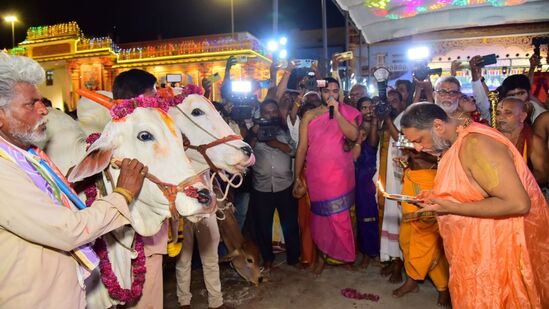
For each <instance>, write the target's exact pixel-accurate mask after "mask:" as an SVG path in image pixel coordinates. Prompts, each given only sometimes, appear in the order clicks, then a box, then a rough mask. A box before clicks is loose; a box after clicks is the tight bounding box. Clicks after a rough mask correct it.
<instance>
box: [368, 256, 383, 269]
mask: <svg viewBox="0 0 549 309" xmlns="http://www.w3.org/2000/svg"><path fill="white" fill-rule="evenodd" d="M370 265H372V266H375V267H381V266H382V265H381V261H380V260H379V256H375V257H373V258H370Z"/></svg>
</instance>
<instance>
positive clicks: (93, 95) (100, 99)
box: [76, 89, 114, 109]
mask: <svg viewBox="0 0 549 309" xmlns="http://www.w3.org/2000/svg"><path fill="white" fill-rule="evenodd" d="M76 93H78V94H79V95H81V96H83V97H86V98H88V99H90V100H92V101H94V102H96V103H98V104H100V105H102V106H104V107H106V108H108V109H111V108H112V107H113V106H114V103H113V100H112V99H111V98H109V97H107V96H106V95H102V94H100V93H97V92H95V91H91V90H88V89H77V90H76Z"/></svg>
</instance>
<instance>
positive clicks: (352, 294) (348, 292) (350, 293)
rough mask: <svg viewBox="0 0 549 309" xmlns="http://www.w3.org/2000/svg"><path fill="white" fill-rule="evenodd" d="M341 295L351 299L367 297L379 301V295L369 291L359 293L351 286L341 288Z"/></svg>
mask: <svg viewBox="0 0 549 309" xmlns="http://www.w3.org/2000/svg"><path fill="white" fill-rule="evenodd" d="M341 295H343V296H344V297H347V298H351V299H367V300H371V301H373V302H378V301H379V298H380V297H379V295H376V294H370V293H360V292H359V291H357V290H355V289H352V288H345V289H342V290H341Z"/></svg>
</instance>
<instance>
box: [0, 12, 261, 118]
mask: <svg viewBox="0 0 549 309" xmlns="http://www.w3.org/2000/svg"><path fill="white" fill-rule="evenodd" d="M11 53H12V54H18V55H25V56H28V57H31V58H33V59H34V60H36V61H38V62H39V63H40V64H41V65H42V66H43V67H44V70H45V71H46V83H45V84H44V85H42V86H40V91H41V93H42V95H43V96H45V97H47V98H49V99H50V100H51V101H52V103H53V105H54V107H57V108H61V109H64V110H69V111H73V110H74V109H75V108H76V102H77V101H78V99H79V96H78V95H77V94H76V92H75V90H77V89H81V88H87V89H90V90H107V91H110V90H111V87H112V83H113V79H114V78H115V77H116V76H117V75H118V74H120V73H121V72H123V71H126V70H129V69H132V68H137V69H142V70H146V71H148V72H150V73H152V74H153V75H155V76H156V78H157V79H158V80H159V81H165V80H166V76H167V75H168V74H174V75H181V77H182V78H181V83H180V84H181V85H182V86H184V85H186V84H188V83H193V84H197V85H200V82H201V81H202V79H203V78H210V77H213V76H214V74H218V75H219V76H220V78H221V80H222V79H223V77H224V73H225V64H226V61H227V58H229V57H230V56H231V55H235V56H237V57H238V58H239V59H244V61H241V62H239V63H238V64H237V65H235V66H234V67H233V69H232V70H231V78H232V79H251V78H253V79H255V80H268V79H269V67H270V65H271V60H270V59H269V58H268V57H266V56H265V52H264V49H263V47H262V46H261V44H260V42H259V40H258V39H257V38H255V37H254V36H252V35H251V34H249V33H247V32H240V33H235V34H234V36H233V35H231V34H220V35H208V36H196V37H185V38H175V39H168V40H157V41H150V42H136V43H127V44H121V45H120V46H118V45H117V44H115V43H114V42H113V41H112V39H111V38H110V37H93V38H90V37H86V36H85V35H84V33H83V32H82V30H81V29H80V27H79V26H78V24H77V23H76V22H69V23H62V24H57V25H50V26H40V27H31V28H29V29H28V31H27V36H26V38H25V40H24V41H23V42H21V43H19V44H18V46H17V47H15V48H13V49H12V50H11ZM220 83H221V81H216V82H215V83H214V86H213V99H214V100H219V99H220V98H219V97H220V92H219V89H220Z"/></svg>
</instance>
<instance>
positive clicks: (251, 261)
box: [246, 259, 254, 264]
mask: <svg viewBox="0 0 549 309" xmlns="http://www.w3.org/2000/svg"><path fill="white" fill-rule="evenodd" d="M246 262H248V263H250V264H253V263H254V260H252V259H246Z"/></svg>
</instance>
